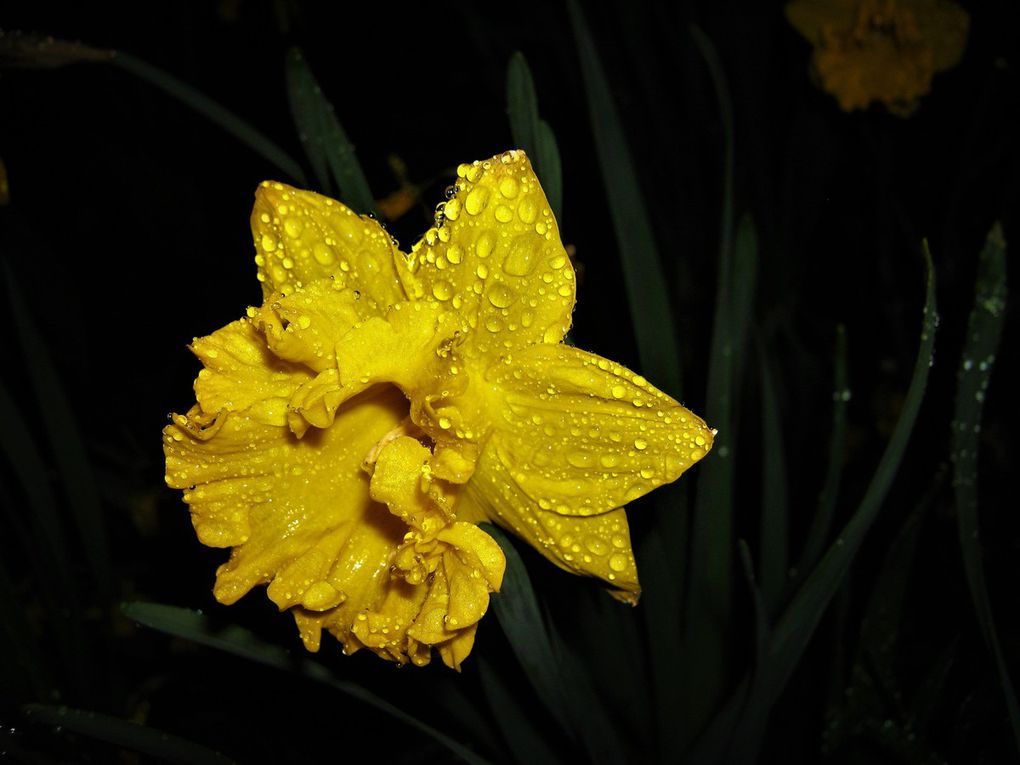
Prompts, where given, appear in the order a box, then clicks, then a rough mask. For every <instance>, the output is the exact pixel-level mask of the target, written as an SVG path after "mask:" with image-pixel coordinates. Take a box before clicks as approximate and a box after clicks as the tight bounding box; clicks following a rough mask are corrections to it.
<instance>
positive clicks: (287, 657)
mask: <svg viewBox="0 0 1020 765" xmlns="http://www.w3.org/2000/svg"><path fill="white" fill-rule="evenodd" d="M121 611H122V612H123V613H124V615H125V616H126V617H128V618H129V619H133V620H134V621H136V622H138V623H139V624H142V625H145V626H146V627H150V628H152V629H154V630H158V631H159V632H163V633H166V634H168V635H174V636H176V637H182V638H185V639H187V640H191V641H193V642H195V643H199V644H200V645H204V646H208V647H210V648H215V649H217V650H220V651H224V652H226V653H230V654H233V655H234V656H239V657H241V658H243V659H247V660H249V661H253V662H256V663H258V664H264V665H266V666H269V667H273V668H275V669H279V670H283V671H285V672H296V673H298V674H301V675H304V676H305V677H308V678H311V679H312V680H316V681H318V682H320V683H323V684H325V685H328V686H330V687H331V688H334V689H336V690H338V691H340V692H341V693H343V694H345V695H347V696H350V697H352V698H354V699H356V700H357V701H360V702H362V703H364V704H367V705H368V706H371V707H373V708H375V709H376V710H378V711H380V712H382V713H383V714H386V715H388V716H390V717H392V718H393V719H395V720H397V721H399V722H401V723H403V724H405V725H407V726H408V727H410V728H413V729H415V730H417V731H419V732H421V733H423V734H425V735H426V736H428V737H429V738H431V739H433V740H434V741H437V742H438V743H440V744H442V745H443V746H445V747H446V748H447V749H449V750H450V751H451V752H453V753H454V754H456V755H457V756H458V757H460V758H461V759H462V760H464V761H465V762H468V763H471V764H472V765H488V761H487V760H486V759H485V758H483V757H480V756H479V755H477V754H476V753H475V752H473V751H471V750H470V749H468V748H467V747H466V746H465V745H464V744H461V743H460V742H459V741H456V740H455V739H453V738H451V737H450V736H447V735H446V734H445V733H443V732H441V731H439V730H437V729H436V728H433V727H432V726H431V725H429V724H427V723H425V722H422V721H421V720H419V719H418V718H416V717H414V716H413V715H410V714H408V713H407V712H405V711H403V710H402V709H400V708H399V707H397V706H395V705H394V704H391V703H390V702H388V701H386V700H385V699H383V698H381V697H379V696H377V695H375V694H374V693H372V692H371V691H369V690H367V689H365V688H363V687H361V686H360V685H357V684H356V683H351V682H348V681H346V680H340V679H338V678H336V677H335V676H334V675H333V673H332V672H330V671H329V670H328V669H327V668H326V667H324V666H322V665H321V664H317V663H315V662H313V661H309V660H308V659H306V658H298V657H294V656H292V655H291V654H290V653H288V652H287V651H285V650H284V649H282V648H280V647H279V646H275V645H271V644H269V643H266V642H264V641H263V640H261V639H260V638H258V637H257V636H256V635H254V634H253V633H251V632H249V631H248V630H246V629H244V628H242V627H238V626H236V625H231V626H227V627H225V628H223V629H215V628H214V627H213V625H212V622H211V620H210V619H209V618H208V617H207V616H205V615H203V614H202V613H198V612H195V611H189V610H188V609H186V608H178V607H176V606H168V605H164V604H162V603H144V602H134V603H125V604H124V605H123V606H122V607H121Z"/></svg>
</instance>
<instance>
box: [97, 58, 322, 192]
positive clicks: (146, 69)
mask: <svg viewBox="0 0 1020 765" xmlns="http://www.w3.org/2000/svg"><path fill="white" fill-rule="evenodd" d="M109 61H110V63H112V64H113V65H115V66H118V67H120V68H121V69H124V70H125V71H127V72H130V73H131V74H133V75H134V76H136V77H138V78H139V79H142V80H145V81H146V82H148V83H149V84H151V85H155V86H156V87H157V88H159V89H160V90H162V91H163V92H164V93H167V94H168V95H170V96H173V97H174V98H176V99H177V100H178V101H180V102H181V103H183V104H185V105H186V106H188V107H190V108H192V109H194V110H195V111H196V112H198V113H199V114H201V115H202V116H204V117H206V118H207V119H208V120H209V121H211V122H213V123H214V124H216V125H219V126H220V127H221V128H223V129H224V130H226V131H227V132H228V133H230V134H231V135H232V136H234V137H235V138H237V139H238V140H239V141H241V143H243V144H245V145H246V146H247V147H248V148H250V149H252V150H253V151H254V152H255V153H256V154H259V155H261V156H262V157H263V158H264V159H266V160H267V161H268V162H270V163H271V164H272V165H274V166H275V167H276V168H277V169H279V170H281V171H282V172H283V173H284V174H285V175H286V176H288V178H291V179H293V180H295V181H297V182H298V183H300V184H301V185H306V184H307V179H306V178H305V172H304V170H302V169H301V165H299V164H298V163H297V162H295V161H294V159H293V158H292V157H290V155H288V154H287V152H285V151H284V150H283V149H281V148H280V147H279V146H277V145H276V144H275V143H273V141H271V140H270V139H269V138H268V137H266V135H265V134H263V133H262V132H260V131H259V130H257V129H256V128H254V127H253V126H252V125H250V124H249V123H248V122H246V121H244V120H243V119H241V118H240V117H238V116H237V115H236V114H234V113H233V112H231V111H230V110H229V109H226V108H224V107H223V106H221V105H220V104H218V103H217V102H216V101H214V100H213V99H211V98H209V96H207V95H205V94H204V93H202V92H200V91H199V90H197V89H196V88H193V87H192V86H191V85H188V84H187V83H186V82H184V81H183V80H180V79H178V78H177V77H174V76H173V75H172V74H170V73H169V72H165V71H163V70H162V69H160V68H159V67H156V66H153V65H152V64H149V63H147V62H145V61H142V60H141V59H139V58H135V57H134V56H132V55H129V54H127V53H124V52H123V51H117V52H116V54H115V55H114V56H113V57H112V58H110V59H109Z"/></svg>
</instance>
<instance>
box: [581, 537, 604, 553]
mask: <svg viewBox="0 0 1020 765" xmlns="http://www.w3.org/2000/svg"><path fill="white" fill-rule="evenodd" d="M584 546H585V547H587V548H588V551H589V552H590V553H591V554H592V555H605V554H606V553H607V552H609V545H607V544H606V543H605V540H603V539H600V538H599V537H588V538H587V539H585V540H584Z"/></svg>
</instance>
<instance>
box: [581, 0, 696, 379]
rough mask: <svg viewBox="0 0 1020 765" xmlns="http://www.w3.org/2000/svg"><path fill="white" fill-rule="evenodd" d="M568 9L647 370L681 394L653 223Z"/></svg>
mask: <svg viewBox="0 0 1020 765" xmlns="http://www.w3.org/2000/svg"><path fill="white" fill-rule="evenodd" d="M568 9H569V11H570V21H571V26H572V28H573V30H574V39H575V41H576V44H577V53H578V57H579V59H580V62H581V74H582V75H583V79H584V86H585V92H586V95H587V99H588V112H589V118H590V123H591V127H592V132H593V134H594V137H595V147H596V150H597V153H598V160H599V167H600V168H601V171H602V181H603V185H604V186H605V189H606V195H607V197H608V199H609V209H610V214H611V216H612V219H613V228H614V230H615V232H616V241H617V246H618V247H619V248H620V258H621V260H622V262H623V273H624V283H625V287H626V292H627V301H628V304H629V306H630V315H631V322H632V324H633V326H634V334H635V337H636V340H637V347H638V358H639V359H640V361H641V371H642V374H644V376H645V377H647V378H649V379H650V380H653V381H655V384H656V385H657V386H658V387H659V388H661V389H662V390H664V391H665V392H666V393H669V394H670V395H672V396H679V393H680V390H681V387H680V353H679V349H678V346H677V342H676V337H675V336H674V334H673V317H672V313H671V312H670V307H669V299H668V297H667V294H666V286H665V285H666V279H665V276H664V274H663V270H662V260H661V258H660V257H659V250H658V247H657V245H656V243H655V237H654V234H653V233H652V223H651V219H650V218H649V216H648V212H647V209H646V205H645V202H644V197H643V195H642V193H641V188H640V184H639V183H638V179H637V171H636V170H635V166H634V160H633V158H632V157H631V153H630V148H629V147H628V145H627V140H626V138H625V136H624V131H623V124H622V122H621V120H620V115H619V111H618V109H617V106H616V103H615V102H614V100H613V95H612V91H611V89H610V87H609V82H608V80H607V79H606V75H605V72H604V71H603V69H602V63H601V62H600V61H599V57H598V52H597V50H596V48H595V43H594V41H593V40H592V37H591V33H590V31H589V30H588V26H587V24H586V22H585V20H584V16H583V15H582V13H581V10H580V6H579V4H578V3H577V2H576V0H570V2H569V3H568Z"/></svg>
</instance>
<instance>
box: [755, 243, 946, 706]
mask: <svg viewBox="0 0 1020 765" xmlns="http://www.w3.org/2000/svg"><path fill="white" fill-rule="evenodd" d="M924 260H925V267H926V270H927V288H926V294H925V303H924V315H923V320H922V327H921V342H920V347H919V349H918V353H917V359H916V361H915V364H914V372H913V375H912V377H911V380H910V385H909V387H908V389H907V394H906V397H905V399H904V402H903V409H902V410H901V412H900V416H899V419H898V420H897V422H896V426H895V428H894V429H893V433H892V436H891V437H890V439H889V443H888V444H887V445H886V448H885V451H884V453H883V454H882V458H881V460H880V461H879V464H878V467H877V468H876V470H875V473H874V475H873V476H872V479H871V482H870V484H869V485H868V488H867V491H866V492H865V495H864V498H863V499H862V500H861V502H860V504H859V505H858V507H857V510H856V511H855V512H854V515H853V517H852V518H851V519H850V521H849V522H848V523H847V524H846V526H845V527H844V528H843V531H842V532H841V533H840V535H839V536H838V537H837V539H836V541H835V542H834V543H833V544H832V545H831V546H830V547H829V549H828V551H827V552H826V554H825V555H824V557H823V558H822V559H821V561H820V562H819V564H818V566H817V567H816V568H815V570H814V571H813V572H812V573H811V575H810V576H809V577H808V578H807V580H806V581H805V582H804V584H803V586H802V587H801V588H800V589H799V590H798V591H797V594H796V595H795V597H794V599H793V601H792V602H791V603H790V605H789V606H788V607H787V608H786V610H785V611H784V613H783V616H782V618H781V619H780V620H779V622H778V624H777V625H776V627H775V629H774V631H773V634H772V642H771V646H770V656H771V660H772V672H771V673H770V677H769V678H768V682H769V684H770V686H771V688H770V694H769V698H770V699H771V700H774V699H775V698H776V697H778V695H779V693H780V692H781V691H782V689H783V687H785V685H786V681H787V679H788V678H789V676H790V674H791V673H792V672H793V669H794V667H795V666H796V664H797V661H798V660H799V659H800V656H801V655H802V654H803V652H804V649H805V648H806V647H807V644H808V642H809V641H810V639H811V636H812V635H813V634H814V631H815V628H816V627H817V626H818V622H819V621H820V620H821V618H822V615H823V614H824V612H825V610H826V608H827V606H828V604H829V602H830V601H831V599H832V596H833V595H834V594H835V592H836V590H837V589H838V588H839V586H840V584H841V582H842V581H843V579H844V577H845V576H846V574H847V571H848V570H849V568H850V564H851V563H852V562H853V560H854V557H855V556H856V553H857V551H858V550H859V549H860V546H861V544H862V543H863V541H864V537H865V535H866V533H867V531H868V529H869V528H870V527H871V525H872V523H873V522H874V520H875V518H876V517H877V515H878V512H879V510H880V509H881V507H882V503H883V501H884V500H885V497H886V494H887V493H888V491H889V488H890V486H891V485H892V482H893V479H894V478H895V476H896V472H897V470H898V469H899V465H900V462H901V461H902V459H903V455H904V452H905V451H906V447H907V443H908V441H909V439H910V435H911V433H912V431H913V428H914V423H915V422H916V421H917V415H918V412H919V411H920V408H921V402H922V401H923V399H924V392H925V387H926V385H927V382H928V374H929V371H930V368H931V363H932V358H933V354H934V350H935V328H936V325H937V314H936V303H935V269H934V267H933V266H932V262H931V255H930V254H929V252H928V247H927V243H925V245H924Z"/></svg>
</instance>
